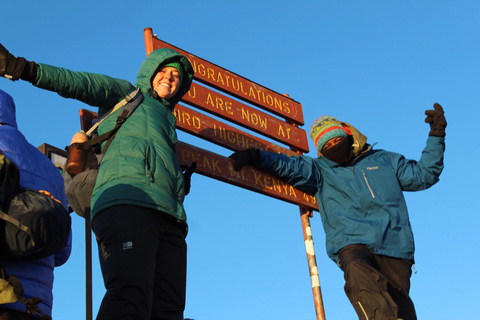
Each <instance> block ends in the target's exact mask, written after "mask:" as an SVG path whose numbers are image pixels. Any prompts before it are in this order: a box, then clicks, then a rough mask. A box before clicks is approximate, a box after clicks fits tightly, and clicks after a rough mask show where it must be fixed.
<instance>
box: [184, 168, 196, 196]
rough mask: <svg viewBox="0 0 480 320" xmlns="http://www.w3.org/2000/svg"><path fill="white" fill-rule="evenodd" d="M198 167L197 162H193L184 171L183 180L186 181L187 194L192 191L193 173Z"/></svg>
mask: <svg viewBox="0 0 480 320" xmlns="http://www.w3.org/2000/svg"><path fill="white" fill-rule="evenodd" d="M195 169H197V163H196V162H192V164H191V165H190V166H188V167H186V168H185V169H184V171H183V180H184V183H185V195H187V194H189V193H190V187H191V186H192V174H193V173H194V172H195Z"/></svg>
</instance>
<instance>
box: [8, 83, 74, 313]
mask: <svg viewBox="0 0 480 320" xmlns="http://www.w3.org/2000/svg"><path fill="white" fill-rule="evenodd" d="M0 150H1V151H2V152H3V153H4V154H5V156H6V157H7V158H9V159H10V160H11V161H12V162H13V163H15V165H16V166H17V167H18V169H19V171H20V187H22V188H29V189H35V190H46V191H48V192H49V193H50V194H51V195H52V196H53V197H54V198H55V199H57V200H59V201H60V202H61V203H62V204H63V205H64V206H65V207H67V200H66V197H65V191H64V183H63V178H62V175H61V174H60V171H59V170H58V168H56V167H55V165H54V164H53V163H52V162H51V161H50V159H48V158H47V157H46V156H45V155H44V154H43V153H41V152H40V151H39V150H38V149H37V148H35V147H34V146H33V145H31V144H30V143H29V142H28V141H27V139H26V138H25V136H24V135H23V134H22V133H21V132H20V130H18V127H17V120H16V116H15V103H14V101H13V98H12V97H11V96H10V95H9V94H8V93H6V92H4V91H2V90H0ZM71 248H72V234H71V233H70V236H69V239H68V242H67V245H66V246H65V247H64V248H63V249H61V250H60V251H59V252H57V253H56V254H55V255H52V256H49V257H46V258H43V259H37V260H17V259H14V258H5V257H0V265H2V266H3V267H4V268H5V270H6V271H7V273H8V274H11V275H15V276H16V277H17V278H18V279H19V280H20V282H21V283H22V286H23V289H24V294H23V295H24V296H25V297H26V298H27V299H31V298H33V297H38V298H40V299H42V301H41V302H40V303H39V304H38V307H39V308H40V310H41V311H42V313H43V314H44V315H48V316H51V313H52V305H53V293H52V289H53V278H54V274H53V272H54V268H55V267H58V266H61V265H62V264H64V263H65V262H67V260H68V258H69V257H70V252H71ZM0 319H11V320H23V319H25V320H27V319H36V318H34V317H33V316H29V315H27V313H26V310H25V305H23V304H22V303H20V302H18V301H17V302H16V303H12V304H2V305H0Z"/></svg>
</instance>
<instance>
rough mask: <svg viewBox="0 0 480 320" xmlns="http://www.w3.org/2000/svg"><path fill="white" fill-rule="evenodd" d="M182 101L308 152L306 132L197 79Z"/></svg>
mask: <svg viewBox="0 0 480 320" xmlns="http://www.w3.org/2000/svg"><path fill="white" fill-rule="evenodd" d="M183 101H184V102H187V103H188V104H191V105H193V106H195V107H197V108H199V109H201V110H204V111H207V112H210V113H212V114H215V115H218V116H219V117H221V118H223V119H226V120H230V121H232V122H233V123H236V124H238V125H241V126H243V127H246V128H249V129H251V130H253V131H255V132H258V133H260V134H263V135H265V136H268V137H270V138H272V139H274V140H277V141H279V142H282V143H285V144H286V145H289V146H291V147H293V148H294V149H297V150H300V151H302V152H308V150H309V149H308V140H307V134H306V132H305V131H304V130H303V129H300V128H298V127H296V126H294V125H291V124H289V123H286V122H284V121H282V120H280V119H278V118H275V117H273V116H271V115H269V114H267V113H265V112H262V111H260V110H258V109H255V108H252V107H250V106H248V105H246V104H244V103H241V102H240V101H238V100H234V99H231V98H229V97H228V96H226V95H223V94H221V93H219V92H216V91H213V90H211V89H209V88H207V87H205V86H202V85H200V84H198V83H193V84H192V86H191V88H190V90H189V91H188V94H186V95H185V96H184V97H183Z"/></svg>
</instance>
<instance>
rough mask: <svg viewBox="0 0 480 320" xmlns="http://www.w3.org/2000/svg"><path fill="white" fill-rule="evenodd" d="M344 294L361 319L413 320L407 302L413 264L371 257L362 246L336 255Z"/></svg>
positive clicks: (385, 257) (345, 248)
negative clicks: (342, 273)
mask: <svg viewBox="0 0 480 320" xmlns="http://www.w3.org/2000/svg"><path fill="white" fill-rule="evenodd" d="M338 263H339V266H340V268H342V270H343V271H344V276H345V293H346V294H347V296H348V299H349V300H350V302H351V303H352V305H353V307H354V308H355V311H356V312H357V315H358V318H359V319H361V320H372V319H382V320H397V319H398V318H400V319H404V320H416V319H417V316H416V313H415V307H414V305H413V302H412V300H411V299H410V296H409V292H410V276H411V275H412V269H411V268H412V263H413V262H412V261H411V260H407V259H397V258H392V257H387V256H383V255H377V254H374V253H373V252H372V251H371V250H370V249H368V248H367V247H366V246H365V245H362V244H353V245H348V246H346V247H344V248H342V250H340V253H339V261H338Z"/></svg>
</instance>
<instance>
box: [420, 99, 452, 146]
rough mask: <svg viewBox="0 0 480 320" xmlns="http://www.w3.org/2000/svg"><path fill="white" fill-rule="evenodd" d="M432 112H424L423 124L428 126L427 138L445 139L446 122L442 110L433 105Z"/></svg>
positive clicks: (436, 104)
mask: <svg viewBox="0 0 480 320" xmlns="http://www.w3.org/2000/svg"><path fill="white" fill-rule="evenodd" d="M433 109H434V110H426V111H425V115H426V116H427V117H426V118H425V122H426V123H429V124H430V133H429V134H428V135H429V136H435V137H442V138H444V137H445V128H446V127H447V120H446V119H445V115H444V112H443V108H442V106H441V105H440V104H438V103H435V104H434V105H433Z"/></svg>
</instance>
